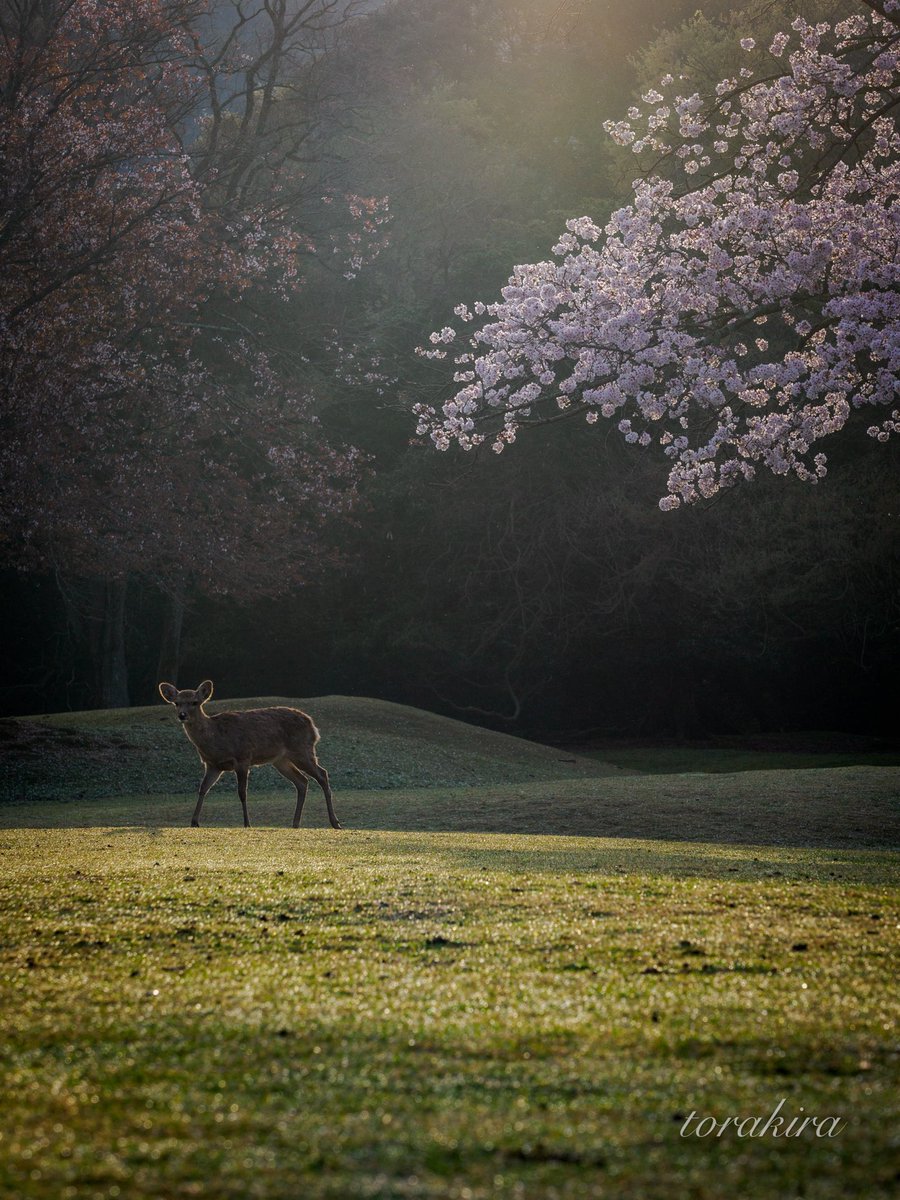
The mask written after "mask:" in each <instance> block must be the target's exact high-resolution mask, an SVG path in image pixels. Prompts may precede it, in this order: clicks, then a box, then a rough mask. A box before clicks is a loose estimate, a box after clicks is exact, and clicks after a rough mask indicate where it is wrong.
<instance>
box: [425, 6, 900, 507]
mask: <svg viewBox="0 0 900 1200" xmlns="http://www.w3.org/2000/svg"><path fill="white" fill-rule="evenodd" d="M867 7H868V8H869V9H870V11H869V12H868V13H867V14H858V15H853V16H850V17H848V18H847V19H845V20H841V21H838V22H835V23H834V24H829V23H825V22H822V23H818V24H810V23H808V22H807V21H805V20H803V19H802V18H798V19H796V20H795V21H794V22H793V25H792V27H791V30H790V31H789V32H784V33H779V34H778V35H777V36H776V37H775V38H774V40H773V41H772V42H771V45H770V46H769V47H768V50H767V52H765V48H764V47H757V46H756V44H755V41H754V39H753V38H752V37H746V38H744V39H743V40H742V41H741V47H742V49H743V51H744V52H745V54H746V55H747V65H746V66H744V67H742V68H740V70H739V71H738V73H737V74H736V75H734V76H733V77H732V78H728V79H723V80H722V81H721V82H720V83H719V84H718V85H717V86H716V87H715V89H714V91H713V92H712V94H710V95H704V94H701V93H699V92H694V93H690V92H689V91H688V89H686V88H684V84H683V80H682V79H676V78H673V77H672V76H671V75H669V76H667V77H665V78H663V79H662V80H661V81H660V83H659V84H658V85H657V87H656V88H654V89H651V90H650V91H648V92H646V93H645V94H644V96H643V106H642V107H641V106H635V107H634V108H632V109H630V110H629V112H628V114H627V118H626V119H624V120H622V121H617V122H609V123H607V130H608V132H609V133H610V134H611V135H612V137H613V138H614V139H615V141H616V142H618V143H619V144H620V145H624V146H630V147H631V149H632V150H633V151H634V152H635V153H636V154H638V155H639V156H640V157H641V159H642V160H643V161H644V163H645V171H644V174H643V175H642V176H641V178H639V179H638V180H637V181H636V182H635V184H634V194H633V198H632V200H631V202H630V203H629V204H627V205H625V206H624V207H622V208H620V209H619V210H618V211H616V212H614V213H613V214H612V216H611V218H610V220H609V222H608V223H607V224H606V226H605V228H603V229H601V228H600V227H598V225H596V224H595V223H594V221H592V220H591V219H590V218H588V217H582V218H579V219H575V220H571V221H569V222H568V223H567V229H566V232H565V233H564V234H563V236H562V237H561V238H560V239H559V242H558V243H557V245H556V246H554V248H553V253H554V258H553V259H552V260H550V261H547V262H540V263H534V264H529V265H525V266H519V267H517V268H516V269H515V271H514V273H513V275H512V277H511V279H510V280H509V283H508V285H507V286H506V287H505V288H504V289H503V291H502V299H501V300H499V301H498V302H496V303H492V304H488V305H485V304H482V303H479V304H476V305H474V312H472V311H470V310H469V308H468V307H467V306H466V305H460V306H459V307H458V308H457V309H456V314H457V316H458V317H459V319H460V322H461V325H460V326H459V327H454V326H449V325H448V326H446V327H445V328H443V329H442V330H440V331H438V332H435V333H433V334H432V335H431V345H430V346H429V347H426V348H423V349H422V350H421V351H420V353H422V354H424V355H426V356H428V357H430V358H435V359H447V358H448V357H449V358H452V360H453V364H454V366H455V373H454V380H455V382H456V384H457V388H456V390H455V393H454V395H453V396H452V398H450V399H449V400H447V401H446V402H445V403H444V404H443V406H442V409H441V410H440V411H438V409H437V408H436V407H435V406H430V405H426V404H420V405H418V406H417V408H416V411H417V413H418V417H419V433H420V435H421V434H426V433H427V434H429V435H430V436H431V439H432V440H433V442H434V444H435V446H437V447H438V448H439V449H446V448H447V447H448V446H449V445H450V444H451V443H452V442H454V441H455V442H457V443H458V444H459V445H461V446H462V447H463V448H465V449H471V448H473V447H475V446H478V445H480V444H482V443H487V444H489V445H491V446H492V448H493V449H494V450H495V451H496V452H497V453H499V452H501V451H503V450H504V449H505V448H506V447H507V446H509V445H510V444H511V443H513V442H514V441H515V439H516V436H517V433H518V431H519V429H520V428H522V427H524V426H527V425H534V424H540V423H542V422H546V421H549V420H554V419H559V418H560V417H569V416H576V415H578V416H581V417H582V418H583V419H584V420H586V421H587V423H589V424H592V425H593V424H596V423H597V422H598V421H599V419H600V418H606V419H609V420H612V421H615V422H616V424H617V427H618V430H619V431H620V432H621V434H622V435H623V436H624V438H625V440H626V441H627V442H630V443H634V444H636V445H638V446H649V445H650V444H651V443H656V444H657V445H658V446H660V447H662V449H663V452H664V453H665V455H666V456H668V458H669V459H670V460H671V467H670V472H669V478H668V489H667V494H666V495H665V496H664V497H663V498H662V500H661V501H660V507H661V508H663V509H673V508H676V507H678V505H679V504H681V503H683V502H685V503H690V502H693V501H696V500H697V499H699V498H700V497H709V496H712V495H714V494H715V493H716V492H718V491H719V490H720V489H722V488H725V487H729V486H731V485H733V484H735V483H737V482H738V481H740V480H749V479H752V478H753V477H754V475H755V473H756V471H757V470H758V469H759V468H761V467H762V468H766V469H768V470H770V471H772V472H774V473H775V474H776V475H786V474H788V473H791V472H792V473H794V474H795V475H797V476H798V477H799V478H801V479H803V480H806V481H808V482H811V483H814V482H817V481H818V480H819V479H821V478H822V477H823V476H824V475H825V473H826V457H825V454H824V453H823V450H822V446H823V443H824V440H825V439H826V438H828V437H829V436H831V435H833V434H835V433H838V432H839V431H841V430H842V429H844V428H845V427H846V426H847V425H848V423H849V422H851V420H853V419H854V417H855V415H856V414H857V413H859V414H860V416H862V415H863V414H865V413H868V414H869V416H868V421H869V422H870V424H869V427H868V432H869V433H870V435H871V436H872V437H873V438H874V439H876V440H878V441H885V440H887V439H888V438H889V437H890V435H891V434H894V433H896V432H898V430H900V408H898V406H897V391H898V377H900V289H898V282H900V127H898V112H900V70H898V68H900V3H898V2H897V0H884V2H881V0H877V2H876V0H872V2H871V3H869V4H868V6H867ZM476 318H480V320H477V321H476ZM470 323H474V324H472V325H471V326H470V329H473V330H474V331H473V332H469V333H468V334H467V335H466V334H463V332H462V330H463V328H464V327H465V326H466V325H467V324H470Z"/></svg>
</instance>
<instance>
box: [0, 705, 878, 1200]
mask: <svg viewBox="0 0 900 1200" xmlns="http://www.w3.org/2000/svg"><path fill="white" fill-rule="evenodd" d="M329 706H330V707H329ZM310 709H311V711H313V713H314V715H315V716H316V718H317V720H318V721H319V722H320V724H321V725H322V728H323V742H322V760H323V761H324V762H325V763H326V764H327V765H328V766H329V769H330V770H331V772H332V777H333V779H334V780H335V783H336V784H337V783H338V782H339V781H341V780H342V782H340V785H339V789H338V788H337V787H336V804H337V809H338V814H339V815H340V817H341V819H342V820H343V821H344V822H345V824H346V825H348V826H349V827H350V828H348V829H347V830H345V831H343V832H340V833H337V832H334V831H331V830H330V829H324V828H320V827H319V826H321V825H322V824H323V821H324V804H323V803H322V800H321V796H317V795H314V794H313V793H312V791H311V793H310V798H309V800H308V801H307V813H306V814H305V815H304V820H305V821H306V820H307V818H308V823H309V827H305V828H303V829H300V830H292V829H289V828H284V826H286V825H288V823H289V821H290V816H291V812H292V808H293V805H292V801H291V790H290V789H289V788H288V786H287V785H286V784H281V782H280V780H279V782H278V784H276V783H275V780H276V779H277V778H278V777H277V776H274V775H271V776H270V775H269V772H268V771H265V772H262V771H260V772H255V773H254V776H253V779H252V780H251V791H250V805H251V816H252V818H253V819H254V820H255V824H256V827H255V828H253V829H250V830H244V829H242V828H239V827H238V822H239V813H240V809H239V805H238V803H237V797H236V795H235V793H234V789H233V784H232V785H231V786H230V787H227V788H226V787H222V785H220V788H217V789H216V790H215V791H214V792H213V793H211V795H210V797H209V799H208V801H207V810H205V813H204V816H205V817H207V816H208V821H209V826H208V827H205V828H202V829H200V830H191V829H189V828H185V825H186V824H187V821H188V820H189V816H190V811H191V808H192V804H193V796H192V793H193V788H194V785H195V784H196V782H197V779H198V778H199V770H198V766H197V763H196V759H195V758H194V755H193V751H192V750H191V748H190V747H189V746H188V745H187V743H186V741H185V739H184V738H183V736H182V734H181V731H180V730H178V729H177V728H175V727H174V725H173V722H172V720H171V710H168V711H167V710H156V709H150V710H133V711H132V712H130V713H123V714H90V715H78V714H73V715H68V716H65V717H57V718H49V719H48V720H47V723H46V724H44V723H42V722H30V723H28V724H27V725H26V727H25V728H24V730H22V731H12V733H10V732H9V731H6V738H5V744H6V747H7V753H6V754H5V755H4V759H3V763H2V767H3V776H2V783H0V797H2V799H3V803H2V804H0V824H2V829H0V1039H2V1051H3V1058H4V1073H3V1080H2V1084H0V1098H2V1104H3V1110H4V1120H3V1122H2V1123H0V1195H3V1196H9V1197H16V1198H18V1197H22V1198H23V1200H30V1198H34V1200H59V1198H63V1197H71V1198H77V1200H82V1198H88V1197H90V1198H93V1197H104V1198H106V1197H110V1198H113V1197H119V1198H125V1200H128V1198H130V1197H154V1198H159V1200H165V1198H168V1197H176V1198H177V1197H195V1196H198V1197H210V1198H212V1200H220V1198H221V1200H225V1198H228V1200H242V1198H244V1197H262V1198H266V1200H268V1198H272V1200H276V1198H277V1200H301V1198H302V1200H306V1198H307V1197H309V1198H310V1200H318V1198H320V1197H321V1198H328V1200H345V1198H346V1200H355V1198H365V1197H372V1198H382V1200H387V1198H397V1200H400V1198H410V1200H415V1198H422V1200H426V1198H428V1200H450V1198H454V1200H482V1198H484V1200H487V1198H489V1197H491V1198H493V1197H498V1198H500V1197H503V1198H506V1197H509V1198H517V1200H518V1198H522V1200H532V1198H534V1200H544V1198H548V1200H552V1198H554V1197H559V1198H565V1200H575V1198H576V1197H577V1198H579V1200H581V1198H584V1197H588V1198H592V1197H606V1196H608V1197H611V1198H617V1197H624V1198H625V1200H638V1198H644V1197H649V1198H655V1197H659V1198H662V1197H666V1198H667V1200H668V1198H670V1197H677V1198H679V1200H680V1198H681V1197H688V1198H697V1200H699V1198H710V1200H713V1198H714V1200H718V1198H719V1197H722V1198H724V1197H740V1198H744V1197H748V1198H749V1197H760V1198H766V1200H768V1198H772V1200H776V1198H777V1200H784V1198H787V1197H795V1196H796V1197H800V1196H803V1197H814V1198H815V1197H822V1198H823V1200H825V1198H831V1197H834V1198H835V1200H838V1198H839V1197H840V1198H844V1197H858V1198H859V1200H869V1198H872V1200H878V1198H880V1197H888V1196H892V1195H896V1194H898V1191H900V1173H898V1162H897V1147H898V1143H897V1136H898V1134H897V1131H898V1115H900V1114H898V1109H900V1089H898V1087H897V1083H898V1061H900V1060H898V1046H897V1039H896V1021H897V1008H898V1002H897V989H896V951H897V944H898V940H900V905H898V893H897V889H896V881H897V873H896V863H897V859H896V854H895V848H896V846H897V844H898V840H900V838H898V829H897V824H896V822H897V807H898V806H897V798H898V791H900V789H898V774H900V772H897V771H896V769H893V768H891V767H888V766H884V765H872V764H871V763H869V764H860V765H854V766H848V767H846V768H840V769H838V768H835V767H829V768H826V769H822V770H814V769H806V770H801V771H790V770H775V769H772V768H771V763H769V764H768V766H769V769H768V770H765V771H763V772H761V773H760V772H750V773H743V774H730V775H729V774H699V773H694V774H679V775H671V776H669V775H656V776H652V775H638V774H633V773H628V772H627V771H626V770H624V769H619V770H617V769H615V768H614V767H610V766H609V765H607V764H604V763H603V762H600V761H598V760H596V759H591V758H583V759H582V758H579V757H575V756H572V755H566V754H563V753H561V752H560V751H557V750H553V749H550V748H545V747H537V746H532V745H530V744H528V743H522V742H519V741H517V740H516V739H512V738H505V737H503V736H502V735H497V734H492V733H488V732H487V731H479V730H475V731H472V730H470V729H469V728H468V727H461V726H459V725H458V723H456V722H444V721H443V719H442V718H438V717H432V716H429V715H428V714H424V713H415V712H414V711H413V710H408V709H400V708H399V707H398V706H395V705H380V704H378V703H377V702H374V701H362V700H360V701H353V702H341V701H340V700H338V699H336V698H335V699H329V700H328V701H315V702H310ZM326 710H327V712H326ZM161 716H162V717H168V718H169V720H168V723H167V724H166V725H165V726H164V725H163V723H162V721H160V720H159V718H160V717H161ZM35 726H40V727H41V728H46V729H49V730H51V733H50V734H49V735H44V734H43V733H42V732H41V728H39V729H37V730H35ZM58 730H69V731H70V732H69V733H68V734H66V733H57V732H55V731H58ZM116 739H119V740H120V741H121V742H123V743H125V745H123V746H117V745H116V744H115V741H116ZM170 743H171V744H170ZM181 743H184V745H183V746H182V745H181ZM157 748H158V753H157ZM151 758H152V759H153V761H152V762H150V761H143V760H145V759H151ZM126 769H127V773H128V776H129V778H130V782H129V779H128V778H126V777H125V776H126ZM632 769H633V768H632ZM167 773H168V774H167ZM388 773H389V779H386V778H385V776H386V775H388ZM354 778H355V779H356V782H357V786H355V787H354V785H353V780H354ZM104 780H106V781H107V782H106V784H105V785H104V782H103V781H104ZM110 781H112V784H114V786H113V787H112V788H111V790H109V791H107V792H106V793H104V791H103V787H104V786H106V787H110V786H111V784H110ZM482 784H483V786H481V785H482ZM274 826H277V827H274ZM781 1101H783V1102H784V1103H783V1105H782V1107H781V1110H780V1112H781V1114H782V1115H785V1116H787V1117H788V1118H789V1119H793V1118H800V1119H802V1118H803V1117H805V1116H815V1117H818V1118H824V1117H830V1116H835V1117H839V1118H840V1120H841V1122H842V1123H843V1124H842V1127H841V1128H840V1130H839V1132H838V1133H837V1134H836V1136H834V1137H824V1136H823V1137H818V1136H816V1134H815V1132H814V1130H813V1128H812V1127H809V1128H807V1129H806V1130H804V1132H803V1133H802V1134H801V1135H800V1136H798V1137H792V1138H785V1137H779V1138H773V1137H772V1136H771V1135H768V1136H763V1137H759V1136H757V1137H753V1138H751V1137H740V1136H738V1134H737V1132H736V1131H735V1130H734V1126H733V1124H732V1125H731V1126H730V1127H729V1128H727V1129H726V1130H725V1131H724V1132H723V1133H722V1135H721V1136H719V1137H716V1136H715V1135H713V1136H708V1137H705V1138H698V1137H696V1136H686V1137H682V1136H681V1133H680V1131H681V1129H682V1127H683V1125H684V1121H685V1119H686V1118H687V1117H688V1116H689V1115H690V1114H691V1113H692V1112H694V1113H695V1114H696V1117H695V1123H696V1121H697V1120H699V1119H700V1118H702V1117H715V1118H717V1119H718V1120H719V1121H721V1120H723V1119H724V1118H726V1117H729V1116H733V1117H736V1118H753V1117H760V1118H762V1119H763V1120H764V1119H765V1118H767V1117H768V1116H769V1115H770V1114H771V1113H772V1111H773V1109H774V1108H775V1107H776V1106H777V1105H778V1104H779V1102H781ZM761 1124H762V1122H760V1125H761ZM829 1128H830V1126H829Z"/></svg>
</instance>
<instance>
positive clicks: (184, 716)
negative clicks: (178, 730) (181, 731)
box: [178, 712, 187, 721]
mask: <svg viewBox="0 0 900 1200" xmlns="http://www.w3.org/2000/svg"><path fill="white" fill-rule="evenodd" d="M178 720H179V721H186V720H187V713H186V712H180V713H179V714H178Z"/></svg>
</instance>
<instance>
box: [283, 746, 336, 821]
mask: <svg viewBox="0 0 900 1200" xmlns="http://www.w3.org/2000/svg"><path fill="white" fill-rule="evenodd" d="M295 765H296V764H295ZM300 769H301V770H303V771H305V772H306V774H307V775H311V776H312V777H313V779H314V780H315V781H316V783H317V784H318V785H319V787H320V788H321V789H322V791H323V792H324V793H325V804H326V806H327V808H328V820H329V821H330V822H331V827H332V829H343V828H344V827H343V825H342V824H341V823H340V821H339V820H338V819H337V817H336V816H335V812H334V803H333V800H332V795H331V784H330V783H329V782H328V772H327V771H326V770H325V768H324V767H322V766H320V765H319V763H318V762H317V761H316V759H315V757H314V756H311V757H310V758H308V759H304V761H303V762H302V764H301V767H300Z"/></svg>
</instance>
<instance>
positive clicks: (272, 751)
mask: <svg viewBox="0 0 900 1200" xmlns="http://www.w3.org/2000/svg"><path fill="white" fill-rule="evenodd" d="M159 694H160V695H161V696H162V698H163V700H165V701H167V703H169V704H174V705H175V711H176V712H177V713H178V720H179V721H181V723H182V726H183V727H184V732H185V733H186V734H187V735H188V737H189V738H190V739H191V741H192V742H193V743H194V745H195V746H196V748H197V753H198V754H199V755H200V758H201V759H202V761H203V765H204V766H205V767H206V774H205V775H204V776H203V779H202V780H201V781H200V794H199V795H198V797H197V807H196V808H195V809H194V815H193V817H192V818H191V825H194V826H199V824H200V810H201V809H202V808H203V801H204V799H205V798H206V793H207V792H208V791H209V789H210V788H211V787H212V786H213V784H214V783H216V782H217V781H218V779H219V777H220V776H221V774H222V772H223V771H234V773H235V775H236V776H237V784H238V795H239V796H240V798H241V807H242V808H243V810H244V826H245V828H249V826H250V817H249V815H248V813H247V780H248V779H249V777H250V768H251V767H259V766H262V765H263V764H264V763H271V764H272V766H273V767H274V768H275V770H276V771H279V772H280V773H281V774H282V775H283V776H284V777H285V779H289V780H290V781H291V783H292V784H294V786H295V787H296V789H297V807H296V809H295V810H294V828H295V829H297V828H299V825H300V815H301V813H302V812H303V801H304V800H305V799H306V789H307V788H308V787H309V780H308V779H307V775H311V776H312V777H313V779H315V781H316V783H318V785H319V787H320V788H321V789H322V791H323V792H324V793H325V803H326V805H327V806H328V819H329V821H330V822H331V824H332V827H333V828H334V829H341V828H342V826H341V823H340V821H339V820H338V819H337V817H336V816H335V815H334V804H333V803H332V797H331V787H330V786H329V783H328V772H327V771H326V770H325V768H324V767H321V766H320V765H319V761H318V759H317V758H316V742H318V740H319V731H318V729H316V727H315V725H314V724H313V722H312V719H311V718H310V717H308V716H307V715H306V713H305V712H301V711H300V709H299V708H251V709H248V710H247V711H245V712H223V713H215V714H214V715H213V716H209V715H208V714H207V713H205V712H204V711H203V705H204V704H205V703H206V702H207V700H209V698H210V696H212V694H213V685H212V683H211V681H210V680H209V679H207V680H205V681H204V682H203V683H201V684H200V686H199V687H198V688H197V690H196V691H192V690H191V689H190V688H182V689H181V691H179V690H178V688H177V687H174V686H173V685H172V684H171V683H161V684H160V685H159Z"/></svg>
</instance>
